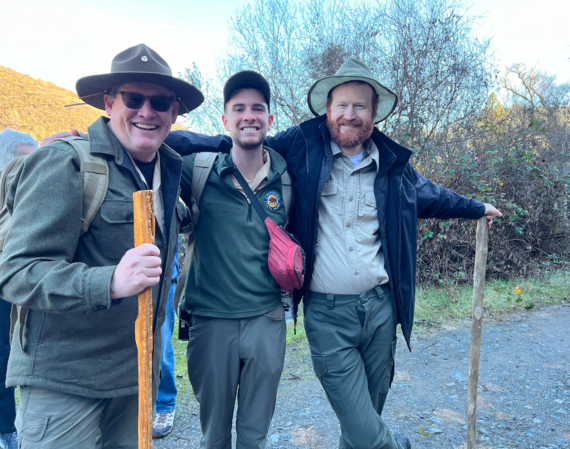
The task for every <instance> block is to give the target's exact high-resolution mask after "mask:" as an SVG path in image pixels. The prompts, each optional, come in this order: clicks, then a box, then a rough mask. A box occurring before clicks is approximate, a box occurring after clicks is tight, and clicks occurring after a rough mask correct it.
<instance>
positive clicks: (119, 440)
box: [0, 44, 203, 449]
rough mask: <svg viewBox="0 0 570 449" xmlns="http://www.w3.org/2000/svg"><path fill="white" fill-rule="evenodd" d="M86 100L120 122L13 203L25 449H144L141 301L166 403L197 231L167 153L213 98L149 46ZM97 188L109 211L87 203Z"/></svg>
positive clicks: (63, 149) (70, 145)
mask: <svg viewBox="0 0 570 449" xmlns="http://www.w3.org/2000/svg"><path fill="white" fill-rule="evenodd" d="M77 92H78V94H79V96H80V98H82V99H83V100H84V101H85V102H86V103H88V104H90V105H92V106H94V107H96V108H99V109H104V110H105V111H106V112H107V115H108V116H109V117H108V118H106V117H105V118H103V117H101V118H99V119H98V120H96V121H95V122H94V123H93V124H92V125H91V126H90V127H89V130H88V135H87V137H86V139H87V141H85V140H84V139H81V138H77V141H73V142H71V141H55V142H54V143H53V144H51V145H49V146H47V147H44V148H41V149H40V150H38V151H36V152H34V153H33V154H32V155H30V156H29V157H28V158H27V159H26V161H25V162H24V163H23V166H22V168H21V170H20V171H19V172H18V175H17V177H16V179H15V181H14V183H13V184H12V187H11V189H10V191H9V192H8V195H7V200H6V203H7V205H8V208H9V211H10V212H11V214H12V226H11V228H10V231H9V233H8V236H7V238H6V241H5V244H4V248H3V254H2V262H1V264H0V296H1V297H2V298H5V299H6V300H8V301H10V302H12V303H13V304H15V305H17V306H18V310H19V313H18V320H17V324H16V327H15V330H14V334H13V342H12V344H13V347H12V352H11V357H10V361H9V366H8V375H7V381H6V384H7V385H9V386H10V385H20V386H21V390H20V394H21V399H20V406H19V409H18V412H17V418H16V427H17V430H18V435H19V438H20V447H21V448H22V449H27V448H37V447H42V448H46V449H50V448H54V449H55V448H58V449H60V448H96V447H103V448H118V447H121V448H137V447H138V442H137V435H138V433H137V417H138V393H137V392H138V385H137V372H138V366H137V348H136V345H135V337H134V329H135V325H134V323H135V319H136V317H137V294H138V293H139V292H141V291H142V290H144V289H145V288H146V287H152V293H153V294H152V297H153V300H152V301H153V316H154V323H153V339H154V357H153V359H154V361H153V390H154V394H155V395H156V388H157V386H158V382H159V363H160V359H161V357H160V351H161V325H162V322H163V321H164V315H165V305H166V303H167V297H168V293H169V287H170V279H171V267H172V264H173V259H174V256H175V252H176V243H177V239H178V233H179V229H180V227H181V226H182V225H184V224H186V223H188V222H189V211H188V209H187V208H186V206H184V204H182V203H181V202H179V200H178V186H179V182H180V176H181V172H182V159H181V158H180V156H178V155H177V154H176V153H175V152H174V151H172V150H171V149H170V148H169V147H167V146H166V145H164V144H163V140H164V138H165V137H166V135H167V134H168V132H169V131H170V128H171V126H172V124H173V123H174V122H175V120H176V117H177V115H178V114H179V113H184V112H188V111H190V110H192V109H194V108H196V107H198V106H199V105H200V104H201V103H202V101H203V96H202V94H201V93H200V92H199V91H198V90H197V89H196V88H195V87H194V86H192V85H190V84H188V83H186V82H184V81H181V80H179V79H178V78H175V77H173V76H172V73H171V70H170V67H169V66H168V64H167V63H166V61H164V59H162V57H161V56H160V55H159V54H158V53H156V52H155V51H154V50H152V49H151V48H149V47H147V46H146V45H144V44H140V45H137V46H135V47H132V48H129V49H127V50H125V51H123V52H121V53H119V54H118V55H117V56H115V58H114V59H113V62H112V66H111V72H110V73H106V74H102V75H94V76H88V77H85V78H81V79H80V80H79V81H78V82H77ZM82 149H83V150H82ZM81 151H85V153H82V152H81ZM95 179H98V181H94V180H95ZM101 180H103V181H104V182H103V183H101V182H100V181H101ZM91 181H94V184H95V185H96V186H98V188H97V189H99V188H100V189H102V190H99V191H96V192H94V197H96V198H100V200H101V201H100V203H98V204H97V203H95V202H93V201H88V200H87V198H88V195H87V193H86V192H87V191H92V189H91V190H90V187H89V185H88V184H89V183H90V182H91ZM84 184H85V185H84ZM97 189H96V190H97ZM146 189H151V190H153V191H154V200H155V205H154V206H155V213H156V239H155V244H154V245H150V244H145V245H141V246H139V247H137V248H134V236H133V193H134V192H136V191H139V190H146ZM92 193H93V192H92ZM86 209H89V210H91V209H92V210H91V212H89V210H87V211H86ZM86 212H87V214H90V213H91V215H86ZM86 217H89V219H88V220H86ZM15 230H17V232H16V231H15ZM13 231H14V232H13Z"/></svg>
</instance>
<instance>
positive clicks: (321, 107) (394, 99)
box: [307, 75, 398, 123]
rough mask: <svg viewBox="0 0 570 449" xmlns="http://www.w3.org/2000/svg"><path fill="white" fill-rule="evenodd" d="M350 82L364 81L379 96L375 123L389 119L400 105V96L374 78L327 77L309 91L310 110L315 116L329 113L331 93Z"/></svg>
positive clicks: (317, 82)
mask: <svg viewBox="0 0 570 449" xmlns="http://www.w3.org/2000/svg"><path fill="white" fill-rule="evenodd" d="M350 81H363V82H365V83H368V84H370V86H371V87H372V88H373V89H374V90H375V91H376V93H377V94H378V111H377V113H376V118H375V119H374V123H379V122H381V121H382V120H385V119H386V118H388V116H389V115H390V114H391V113H392V112H394V109H396V105H397V104H398V96H397V95H396V94H395V93H394V92H392V91H391V90H390V89H388V88H387V87H385V86H383V85H382V84H380V83H379V82H378V81H376V80H375V79H373V78H367V77H364V76H334V75H333V76H327V77H325V78H321V79H320V80H318V81H316V82H315V84H313V85H312V86H311V88H310V89H309V93H308V94H307V102H308V104H309V109H310V110H311V112H312V113H313V114H314V115H315V116H317V117H318V116H320V115H324V114H326V112H327V99H328V95H329V92H330V91H331V90H332V89H334V88H335V87H337V86H340V85H341V84H344V83H348V82H350Z"/></svg>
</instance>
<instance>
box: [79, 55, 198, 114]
mask: <svg viewBox="0 0 570 449" xmlns="http://www.w3.org/2000/svg"><path fill="white" fill-rule="evenodd" d="M124 83H152V84H158V85H159V86H164V87H166V88H168V89H170V90H171V91H173V92H174V94H175V95H176V99H177V100H178V101H179V103H180V111H179V114H186V113H187V112H190V111H191V110H193V109H196V108H197V107H198V106H200V105H201V104H202V102H203V101H204V95H202V92H200V91H199V90H198V89H196V88H195V87H194V86H193V85H192V84H190V83H187V82H186V81H182V80H181V79H179V78H176V77H174V76H172V70H170V66H169V65H168V63H167V62H166V61H165V60H164V59H162V57H161V56H160V55H159V54H158V53H157V52H155V51H154V50H153V49H152V48H150V47H147V46H146V45H145V44H139V45H137V46H135V47H131V48H127V49H126V50H125V51H122V52H121V53H119V54H118V55H117V56H115V57H114V58H113V62H112V63H111V73H105V74H102V75H91V76H86V77H84V78H80V79H79V80H78V81H77V83H76V84H75V89H76V90H77V95H79V98H81V99H82V100H83V101H84V102H85V103H87V104H90V105H91V106H94V107H96V108H97V109H105V102H104V100H103V96H104V95H105V94H108V93H109V91H110V90H111V89H112V88H113V87H114V86H120V85H121V84H124Z"/></svg>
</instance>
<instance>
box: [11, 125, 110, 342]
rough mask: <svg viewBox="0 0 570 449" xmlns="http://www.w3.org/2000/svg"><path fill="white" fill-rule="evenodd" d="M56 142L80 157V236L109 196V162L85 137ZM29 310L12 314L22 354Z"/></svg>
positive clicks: (20, 310)
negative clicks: (96, 153) (73, 149)
mask: <svg viewBox="0 0 570 449" xmlns="http://www.w3.org/2000/svg"><path fill="white" fill-rule="evenodd" d="M55 140H56V141H57V140H61V141H63V142H66V143H68V144H69V145H71V146H72V147H73V148H75V151H77V154H78V155H79V160H80V171H81V178H82V179H83V212H82V213H81V231H80V234H79V235H83V234H85V233H86V232H87V230H88V229H89V225H90V224H91V222H92V221H93V219H94V218H95V216H96V215H97V212H98V211H99V209H100V208H101V204H103V201H104V200H105V196H106V195H107V189H108V188H109V164H107V160H106V159H105V158H104V157H103V156H96V155H95V154H93V153H91V145H90V144H89V141H88V140H86V139H84V138H83V137H76V136H70V137H62V138H59V139H55ZM29 310H30V309H29V308H28V307H16V306H15V305H13V306H12V310H11V312H10V341H11V340H12V337H13V333H14V329H15V327H16V322H18V324H19V331H18V338H19V341H20V348H21V349H22V352H25V348H24V340H23V337H24V328H25V324H26V317H27V316H28V312H29Z"/></svg>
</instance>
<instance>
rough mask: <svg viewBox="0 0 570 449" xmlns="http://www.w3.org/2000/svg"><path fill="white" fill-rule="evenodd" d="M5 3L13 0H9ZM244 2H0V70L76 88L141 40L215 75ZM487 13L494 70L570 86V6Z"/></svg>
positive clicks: (495, 0)
mask: <svg viewBox="0 0 570 449" xmlns="http://www.w3.org/2000/svg"><path fill="white" fill-rule="evenodd" d="M8 1H10V3H8ZM247 3H249V0H209V1H208V0H200V1H197V0H162V1H159V0H137V1H134V0H95V1H93V0H52V1H49V2H46V1H45V0H3V1H2V6H1V7H0V10H1V12H2V14H1V17H2V19H1V21H0V65H4V66H6V67H9V68H11V69H14V70H17V71H19V72H22V73H25V74H28V75H31V76H33V77H35V78H40V79H43V80H45V81H52V82H54V83H55V84H57V85H59V86H61V87H65V88H67V89H70V90H73V91H75V82H76V81H77V79H78V78H80V77H82V76H86V75H93V74H98V73H106V72H108V71H109V69H110V66H111V59H112V58H113V56H114V55H116V54H117V53H119V52H120V51H122V50H124V49H126V48H128V47H130V46H133V45H136V44H139V43H141V42H144V43H145V44H147V45H148V46H150V47H151V48H153V49H154V50H155V51H157V52H158V53H159V54H160V55H161V56H163V57H164V59H166V61H168V63H169V64H170V66H171V68H172V69H173V72H174V74H178V72H180V71H183V69H184V68H186V67H190V66H191V63H192V62H196V64H197V65H198V67H199V68H200V70H202V72H204V73H206V74H209V75H210V76H212V77H213V76H214V75H215V62H216V57H218V58H219V57H220V56H221V54H222V52H223V51H224V50H225V49H226V48H227V45H228V44H227V42H228V35H227V31H226V27H227V21H228V19H229V17H230V16H231V15H232V13H233V11H234V10H235V8H236V7H238V6H243V5H246V4H247ZM471 3H472V4H473V6H472V8H471V11H472V12H473V13H474V14H477V15H484V16H485V19H484V20H483V21H481V22H480V23H479V24H478V26H477V28H476V30H477V33H479V34H480V35H481V36H494V37H493V48H494V50H495V54H496V56H497V58H498V60H499V62H500V64H499V68H500V69H501V70H504V66H505V65H509V64H512V63H513V62H524V63H526V64H528V65H535V64H539V67H540V68H541V69H542V70H546V71H548V72H549V73H553V74H556V75H557V76H558V81H559V82H565V81H570V60H569V59H568V58H569V57H570V26H569V25H568V21H569V20H570V19H569V18H570V1H568V0H542V1H540V2H536V1H533V0H518V1H514V0H471Z"/></svg>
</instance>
